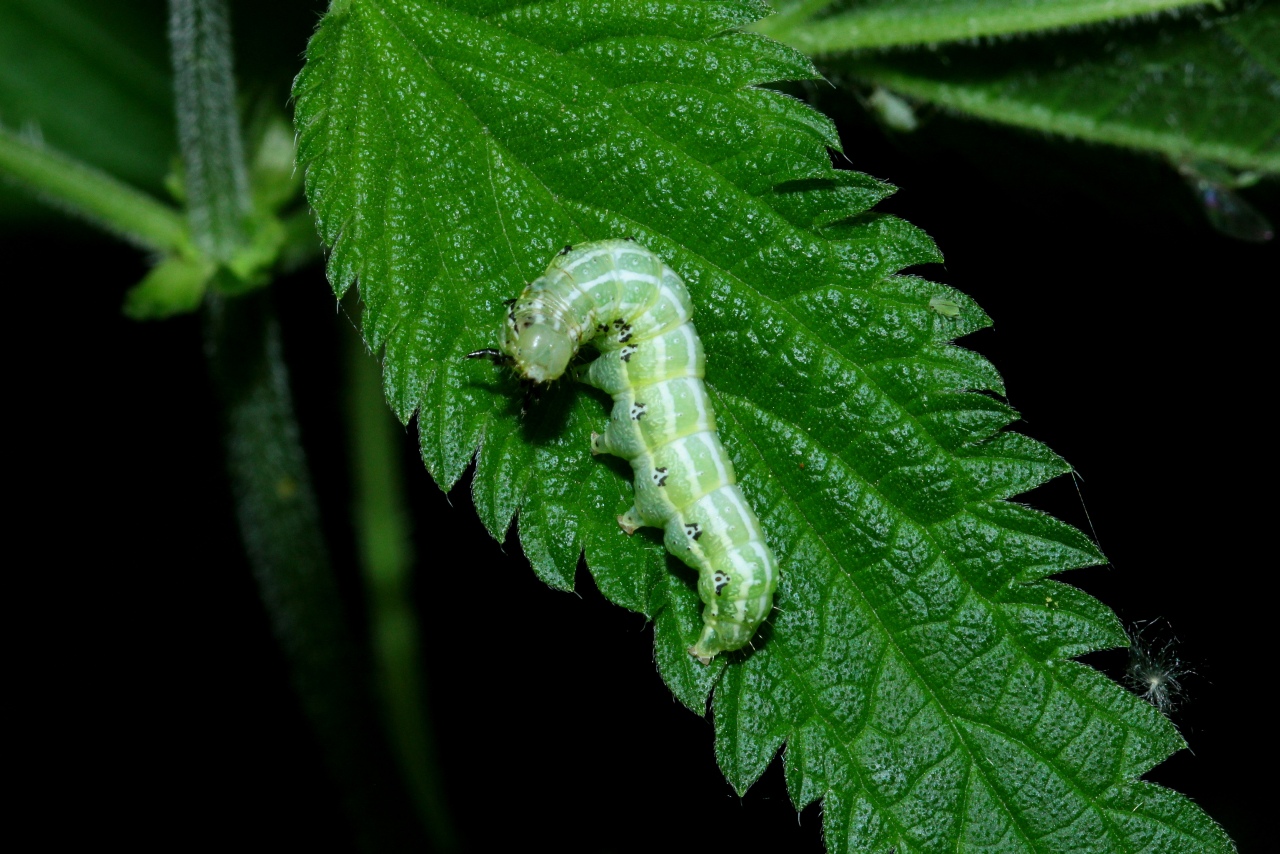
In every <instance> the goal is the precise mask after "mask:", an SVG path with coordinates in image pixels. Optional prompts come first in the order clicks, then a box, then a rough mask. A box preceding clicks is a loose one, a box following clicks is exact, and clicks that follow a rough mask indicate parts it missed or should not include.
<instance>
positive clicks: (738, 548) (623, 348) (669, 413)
mask: <svg viewBox="0 0 1280 854" xmlns="http://www.w3.org/2000/svg"><path fill="white" fill-rule="evenodd" d="M509 305H510V310H509V311H508V313H507V319H506V323H505V324H504V325H503V328H502V339H501V342H500V344H499V349H497V350H478V351H476V352H475V353H472V354H470V355H471V357H472V358H487V359H490V360H491V361H494V362H496V363H498V364H503V365H509V366H510V367H512V368H513V369H514V370H515V372H516V373H517V374H518V375H519V376H520V377H521V378H523V379H525V380H527V381H529V382H533V383H547V382H551V381H552V380H555V379H556V378H558V377H560V376H561V375H563V374H564V372H565V370H567V369H568V367H569V362H570V361H571V360H572V359H573V357H574V356H575V355H576V354H577V352H578V349H579V348H580V347H581V346H582V345H583V344H586V343H588V342H590V343H591V344H593V345H594V346H595V348H596V349H597V350H599V351H600V355H599V357H598V358H596V359H595V360H594V361H592V362H591V363H590V364H589V365H587V366H586V368H585V369H584V370H582V371H580V372H578V379H580V380H581V381H582V382H585V383H587V384H588V385H591V386H595V387H596V388H598V389H600V390H601V391H604V392H606V393H607V394H610V395H612V396H613V401H614V403H613V412H612V414H611V416H610V418H609V426H608V427H606V428H605V430H604V432H603V433H593V434H592V436H591V452H592V453H593V454H613V455H615V456H619V457H622V458H624V459H626V460H627V461H629V462H630V463H631V468H632V469H633V470H634V471H635V499H636V500H635V505H634V506H633V507H632V508H631V509H630V510H628V511H627V512H626V513H624V514H623V515H621V516H619V517H618V524H619V525H621V526H622V530H624V531H626V532H627V533H628V534H631V533H633V532H634V531H635V530H636V529H637V528H642V527H645V526H649V527H654V528H662V529H663V531H664V534H665V536H664V541H665V542H666V546H667V549H668V550H670V551H671V553H672V554H674V555H675V556H676V557H678V558H680V559H681V560H682V561H684V562H685V563H687V564H688V565H689V566H691V567H693V568H694V569H696V570H698V595H699V596H700V597H701V598H702V601H703V602H704V603H705V605H706V608H705V609H704V610H703V615H702V619H703V627H702V633H701V635H700V636H699V637H698V641H697V643H695V644H694V645H693V646H691V647H689V654H690V655H693V656H694V657H696V658H697V659H698V660H699V661H701V662H702V663H703V664H708V663H710V661H711V659H712V658H714V657H715V656H716V655H717V654H719V653H721V652H729V651H731V650H735V649H739V648H741V647H743V646H745V645H746V644H747V643H748V642H749V641H750V640H751V638H752V636H753V635H754V634H755V632H756V629H757V628H759V626H760V623H761V622H763V620H764V618H765V617H766V616H768V614H769V611H770V610H772V608H773V591H774V588H775V587H777V584H778V562H777V560H776V559H775V558H774V556H773V552H772V551H770V550H769V546H768V545H767V544H766V543H765V539H764V531H763V530H762V529H761V527H760V520H759V519H757V518H756V514H755V513H753V512H752V511H751V508H750V507H749V506H748V505H747V502H746V500H745V499H744V498H743V495H742V490H740V489H739V488H738V486H737V482H736V477H735V475H734V471H733V463H732V461H730V459H729V455H728V454H727V453H726V452H725V449H724V446H723V445H721V444H720V438H719V437H718V436H717V435H716V421H715V414H714V412H712V408H711V400H710V399H709V398H708V397H707V390H706V387H705V386H704V385H703V383H702V376H703V367H704V364H705V358H704V355H703V351H702V341H701V340H700V339H699V338H698V333H697V331H696V330H695V329H694V328H693V324H692V323H691V322H690V320H689V318H690V315H692V313H693V305H692V303H691V302H690V300H689V292H688V290H686V289H685V286H684V282H682V281H680V277H679V276H677V275H676V274H675V272H673V271H672V270H671V268H670V267H668V266H667V265H666V264H664V263H662V259H661V258H659V257H658V256H657V255H655V254H653V253H652V252H650V251H649V250H648V249H645V248H644V247H643V246H640V245H639V244H638V243H636V242H635V241H633V240H629V239H628V240H601V241H597V242H594V243H584V244H581V245H579V246H576V247H570V246H566V247H565V248H564V250H563V251H561V252H560V254H559V255H558V256H556V258H554V259H553V260H552V261H551V264H550V266H548V267H547V271H546V273H544V274H543V275H542V276H541V277H539V278H538V279H536V280H535V281H533V282H531V283H530V284H529V285H527V286H525V289H524V292H523V293H521V294H520V296H519V297H518V298H516V299H515V300H512V301H511V303H510V304H509Z"/></svg>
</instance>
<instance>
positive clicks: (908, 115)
mask: <svg viewBox="0 0 1280 854" xmlns="http://www.w3.org/2000/svg"><path fill="white" fill-rule="evenodd" d="M867 106H868V107H870V108H871V110H872V111H873V112H874V113H875V114H876V118H877V119H879V120H880V123H881V124H882V125H884V126H885V127H887V128H888V129H889V130H896V131H899V132H901V133H911V132H912V131H913V130H915V129H916V128H918V127H920V120H919V119H917V118H916V111H915V110H914V109H913V108H912V106H911V105H910V104H909V103H907V101H906V100H905V99H904V98H902V97H900V96H898V95H895V94H893V93H892V92H890V91H889V90H888V89H885V88H884V87H883V86H877V87H876V88H875V89H874V90H873V91H872V92H871V94H870V95H868V96H867Z"/></svg>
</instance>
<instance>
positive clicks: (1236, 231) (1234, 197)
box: [1177, 162, 1275, 243]
mask: <svg viewBox="0 0 1280 854" xmlns="http://www.w3.org/2000/svg"><path fill="white" fill-rule="evenodd" d="M1177 169H1178V172H1179V173H1180V174H1181V175H1182V177H1183V178H1184V179H1185V180H1186V182H1187V184H1188V185H1189V186H1190V187H1191V189H1192V190H1193V191H1194V192H1195V194H1196V198H1197V199H1198V200H1199V202H1200V206H1201V207H1202V208H1204V213H1205V217H1206V218H1207V219H1208V220H1209V224H1210V225H1211V226H1213V229H1214V231H1217V232H1218V233H1219V234H1225V235H1226V236H1227V237H1234V238H1235V239H1236V240H1244V241H1247V242H1249V243H1266V242H1267V241H1269V240H1271V238H1272V237H1274V236H1275V228H1274V227H1273V226H1272V225H1271V221H1270V220H1268V219H1267V218H1266V216H1264V215H1263V214H1262V212H1261V211H1259V210H1258V209H1257V208H1255V207H1254V206H1253V205H1251V204H1249V203H1248V202H1247V201H1245V200H1244V198H1242V197H1241V196H1240V194H1239V193H1237V192H1236V190H1238V189H1240V188H1242V187H1247V186H1249V185H1250V184H1252V183H1254V182H1256V180H1257V178H1256V177H1255V176H1252V175H1249V174H1243V175H1232V174H1231V172H1230V171H1229V170H1227V169H1224V168H1223V167H1220V166H1217V165H1216V164H1213V163H1205V162H1183V163H1179V164H1177Z"/></svg>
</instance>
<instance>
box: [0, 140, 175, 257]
mask: <svg viewBox="0 0 1280 854" xmlns="http://www.w3.org/2000/svg"><path fill="white" fill-rule="evenodd" d="M2 173H7V174H9V175H10V176H12V177H13V178H16V179H17V180H18V181H19V182H21V183H22V184H24V185H26V186H27V187H28V188H30V189H31V190H34V191H35V193H36V194H37V195H38V196H40V197H41V198H42V199H44V200H45V201H47V202H48V203H50V204H51V205H53V206H54V207H58V208H63V209H64V210H68V211H70V212H71V213H74V214H77V215H79V216H82V217H84V218H86V219H88V220H90V221H91V222H94V223H96V224H98V225H100V226H102V227H103V228H105V229H106V230H108V231H110V232H112V233H114V234H116V235H118V236H120V237H122V238H124V239H125V240H127V241H129V242H130V243H133V244H134V245H136V246H140V247H142V248H143V249H150V250H152V251H156V252H176V251H178V250H180V249H181V248H182V247H183V246H185V245H186V243H187V237H186V224H185V223H184V222H183V220H182V214H180V213H178V211H176V210H174V209H173V208H171V207H169V206H168V205H165V204H163V203H162V202H159V201H157V200H156V199H153V198H152V197H151V196H148V195H147V194H146V193H143V192H141V191H140V190H135V189H134V188H133V187H130V186H129V185H128V184H124V183H122V182H121V181H118V180H116V179H115V178H113V177H111V176H110V175H108V174H106V173H105V172H100V171H98V170H97V169H94V168H93V167H92V166H88V165H86V164H84V163H81V162H79V161H77V160H73V159H72V158H70V157H67V156H66V155H65V154H61V153H59V152H56V151H51V150H50V149H48V148H46V147H45V146H43V145H40V144H38V143H35V142H30V141H28V140H26V139H23V138H22V137H21V136H19V135H18V134H15V133H13V132H12V131H10V130H8V129H7V128H3V127H0V174H2Z"/></svg>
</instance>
